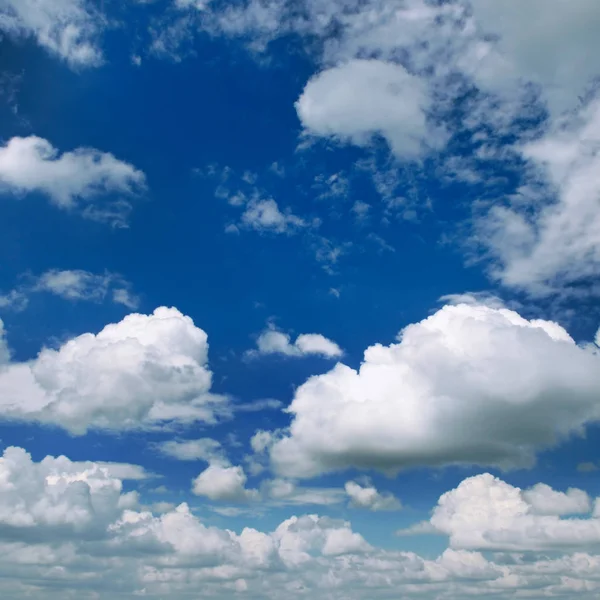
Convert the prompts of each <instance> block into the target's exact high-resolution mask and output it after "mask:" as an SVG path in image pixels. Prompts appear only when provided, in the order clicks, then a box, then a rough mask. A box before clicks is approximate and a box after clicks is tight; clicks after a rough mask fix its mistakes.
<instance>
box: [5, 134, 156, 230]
mask: <svg viewBox="0 0 600 600" xmlns="http://www.w3.org/2000/svg"><path fill="white" fill-rule="evenodd" d="M145 182H146V178H145V175H144V173H142V172H141V171H139V170H137V169H136V168H135V167H134V166H133V165H131V164H129V163H127V162H124V161H121V160H119V159H117V158H115V157H114V156H113V155H112V154H109V153H106V152H100V151H99V150H95V149H93V148H77V149H76V150H73V151H71V152H64V153H62V154H60V153H59V151H58V150H57V149H56V148H54V147H53V146H52V144H51V143H50V142H49V141H47V140H45V139H42V138H40V137H36V136H29V137H25V138H23V137H13V138H11V139H10V140H9V141H8V142H7V143H6V144H5V145H4V146H2V147H0V191H4V192H5V193H12V194H17V195H20V194H27V193H33V192H38V193H41V194H44V195H46V196H48V197H49V198H50V200H51V202H52V203H53V204H55V205H56V206H58V207H59V208H62V209H66V210H73V209H80V210H81V212H82V214H83V215H84V216H86V217H88V218H90V219H94V220H100V221H106V222H109V223H111V224H113V225H115V226H123V225H124V224H125V223H126V218H127V215H128V213H129V211H130V209H131V205H130V203H129V202H127V201H126V200H125V199H124V198H125V197H127V196H132V195H134V194H136V193H138V192H139V191H140V190H143V189H144V187H145ZM108 195H110V196H118V198H117V199H116V200H112V199H111V201H110V202H109V203H108V204H102V203H97V202H96V199H97V198H99V197H103V196H108Z"/></svg>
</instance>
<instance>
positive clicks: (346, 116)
mask: <svg viewBox="0 0 600 600" xmlns="http://www.w3.org/2000/svg"><path fill="white" fill-rule="evenodd" d="M428 104H429V99H428V96H427V89H426V86H425V84H424V83H423V81H422V80H421V79H420V78H418V77H414V76H413V75H411V74H410V73H408V72H407V71H406V70H405V69H404V67H402V66H400V65H397V64H393V63H386V62H383V61H379V60H352V61H350V62H347V63H345V64H342V65H340V66H336V67H333V68H331V69H328V70H326V71H323V72H322V73H320V74H318V75H316V76H315V77H313V79H311V80H310V81H309V82H308V83H307V84H306V87H305V88H304V91H303V92H302V95H301V96H300V98H299V100H298V102H297V103H296V109H297V111H298V116H299V118H300V120H301V121H302V124H303V125H304V127H305V129H306V131H307V133H309V134H312V135H318V136H334V137H337V138H339V139H340V140H342V141H346V140H347V141H351V142H353V143H355V144H358V145H365V144H368V143H369V141H370V140H371V138H372V136H373V135H374V134H380V135H382V136H383V137H385V138H386V140H387V141H388V143H389V145H390V148H391V149H392V151H393V152H394V154H396V156H398V157H401V158H408V159H412V158H416V157H418V156H419V155H420V154H421V152H422V150H423V147H424V146H425V145H430V146H436V145H437V144H438V141H439V140H438V139H436V138H438V137H439V134H435V133H434V132H433V131H432V130H430V129H429V127H428V125H427V117H426V110H427V107H428Z"/></svg>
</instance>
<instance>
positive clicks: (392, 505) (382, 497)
mask: <svg viewBox="0 0 600 600" xmlns="http://www.w3.org/2000/svg"><path fill="white" fill-rule="evenodd" d="M344 489H345V490H346V494H348V497H349V498H350V504H351V505H352V506H354V507H355V508H366V509H368V510H372V511H383V510H400V509H401V508H402V504H401V502H400V500H398V498H396V497H395V496H394V494H392V493H390V492H383V493H381V492H378V491H377V488H376V487H374V486H373V485H370V484H367V485H361V484H360V483H357V482H356V481H347V482H346V485H345V486H344Z"/></svg>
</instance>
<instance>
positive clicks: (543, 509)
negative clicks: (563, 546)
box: [523, 483, 592, 515]
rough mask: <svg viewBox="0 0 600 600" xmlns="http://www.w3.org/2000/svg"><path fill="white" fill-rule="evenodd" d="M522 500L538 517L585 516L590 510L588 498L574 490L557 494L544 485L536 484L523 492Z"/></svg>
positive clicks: (590, 504)
mask: <svg viewBox="0 0 600 600" xmlns="http://www.w3.org/2000/svg"><path fill="white" fill-rule="evenodd" d="M523 498H524V500H525V501H526V502H527V503H528V504H529V505H530V506H531V511H532V512H534V513H535V514H538V515H573V514H585V513H589V512H590V511H591V510H592V503H591V501H590V497H589V496H588V495H587V493H586V492H584V491H583V490H578V489H576V488H569V489H568V490H567V491H566V492H557V491H556V490H553V489H552V488H551V487H550V486H549V485H546V484H545V483H538V484H537V485H534V486H533V487H532V488H531V489H529V490H525V491H524V492H523Z"/></svg>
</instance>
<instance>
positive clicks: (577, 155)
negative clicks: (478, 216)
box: [480, 100, 600, 295]
mask: <svg viewBox="0 0 600 600" xmlns="http://www.w3.org/2000/svg"><path fill="white" fill-rule="evenodd" d="M599 143H600V100H596V101H594V102H592V103H590V104H589V105H587V106H586V107H584V108H582V109H581V110H580V111H579V112H578V113H577V114H576V115H571V116H569V117H567V118H565V119H563V120H561V121H559V122H557V123H556V125H555V126H554V127H553V128H552V129H551V130H549V131H548V132H547V133H546V134H545V135H544V136H542V137H541V138H539V139H538V140H536V141H534V142H530V143H528V144H526V145H524V146H522V147H521V148H520V151H521V153H522V155H523V157H524V158H525V159H527V160H529V161H530V163H531V165H532V167H533V168H534V171H533V173H532V175H531V177H530V178H531V179H532V181H531V184H530V185H528V186H524V187H523V188H521V190H520V191H519V194H518V195H517V196H516V197H515V199H514V201H513V203H512V204H511V205H509V206H508V207H500V206H498V207H495V208H493V209H492V211H491V212H490V213H489V214H488V215H487V216H485V217H484V218H483V219H482V220H481V222H480V227H481V228H482V229H483V234H484V236H485V237H486V238H487V240H488V241H487V243H488V244H489V245H490V247H491V250H492V253H493V254H494V256H495V257H496V258H497V260H498V261H499V266H498V268H497V269H496V270H495V272H494V275H495V276H496V277H497V278H498V279H500V280H501V282H502V283H504V284H505V285H509V286H513V287H517V288H521V289H525V290H526V291H528V292H530V293H532V294H534V295H545V294H552V293H556V292H557V291H560V290H562V289H563V288H564V287H565V286H570V285H573V284H581V283H583V284H586V282H589V281H593V278H594V277H595V276H596V275H597V274H598V272H600V215H599V214H598V210H597V208H598V207H597V204H598V202H597V199H598V195H599V194H600V177H599V176H598V173H599V172H600V156H599V155H598V153H597V151H596V148H597V146H598V144H599ZM540 186H542V189H541V191H540ZM532 215H533V217H532ZM592 287H593V285H592Z"/></svg>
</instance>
